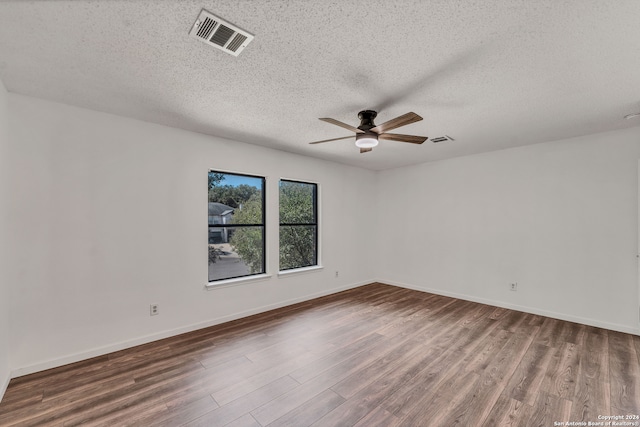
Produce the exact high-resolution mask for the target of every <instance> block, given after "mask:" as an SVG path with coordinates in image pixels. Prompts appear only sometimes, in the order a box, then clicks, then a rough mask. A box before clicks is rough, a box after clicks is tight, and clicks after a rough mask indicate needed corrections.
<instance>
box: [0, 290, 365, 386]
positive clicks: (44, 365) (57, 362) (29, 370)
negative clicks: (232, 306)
mask: <svg viewBox="0 0 640 427" xmlns="http://www.w3.org/2000/svg"><path fill="white" fill-rule="evenodd" d="M369 283H373V280H369V281H365V282H360V283H352V284H349V285H344V286H340V287H337V288H332V289H328V290H325V291H322V292H317V293H314V294H309V295H305V296H302V297H298V298H292V299H290V300H286V301H281V302H278V303H275V304H269V305H265V306H262V307H256V308H252V309H250V310H245V311H242V312H239V313H234V314H230V315H227V316H222V317H218V318H215V319H212V320H208V321H206V322H201V323H196V324H192V325H187V326H183V327H180V328H175V329H170V330H167V331H163V332H158V333H155V334H151V335H146V336H143V337H138V338H135V339H132V340H127V341H122V342H119V343H113V344H110V345H106V346H103V347H98V348H94V349H91V350H87V351H83V352H80V353H74V354H70V355H67V356H64V357H60V358H56V359H52V360H48V361H46V362H41V363H36V364H33V365H30V366H25V367H22V368H18V369H14V370H12V371H11V378H16V377H21V376H23V375H29V374H33V373H35V372H40V371H44V370H46V369H51V368H57V367H59V366H63V365H67V364H69V363H75V362H80V361H82V360H87V359H90V358H92V357H97V356H103V355H105V354H108V353H113V352H114V351H120V350H124V349H127V348H131V347H135V346H137V345H142V344H147V343H150V342H152V341H157V340H161V339H164V338H169V337H172V336H175V335H180V334H184V333H187V332H192V331H196V330H198V329H203V328H208V327H210V326H215V325H219V324H221V323H226V322H230V321H232V320H236V319H241V318H243V317H247V316H252V315H254V314H259V313H264V312H266V311H270V310H274V309H277V308H282V307H286V306H289V305H293V304H297V303H299V302H304V301H309V300H312V299H314V298H319V297H323V296H326V295H331V294H335V293H338V292H342V291H346V290H348V289H353V288H357V287H359V286H363V285H366V284H369ZM8 383H9V379H7V384H8Z"/></svg>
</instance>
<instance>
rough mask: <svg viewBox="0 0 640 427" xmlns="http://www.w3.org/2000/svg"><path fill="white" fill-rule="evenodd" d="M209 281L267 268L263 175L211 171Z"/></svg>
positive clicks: (256, 272) (251, 273) (257, 271)
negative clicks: (265, 260)
mask: <svg viewBox="0 0 640 427" xmlns="http://www.w3.org/2000/svg"><path fill="white" fill-rule="evenodd" d="M208 216H209V221H208V222H209V235H208V239H209V281H210V282H211V281H215V280H223V279H232V278H236V277H243V276H250V275H253V274H261V273H264V272H265V262H264V259H265V255H264V178H262V177H255V176H248V175H240V174H231V173H226V172H216V171H209V212H208Z"/></svg>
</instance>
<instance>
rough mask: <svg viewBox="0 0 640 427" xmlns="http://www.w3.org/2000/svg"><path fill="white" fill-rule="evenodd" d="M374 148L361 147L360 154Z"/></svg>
mask: <svg viewBox="0 0 640 427" xmlns="http://www.w3.org/2000/svg"><path fill="white" fill-rule="evenodd" d="M372 150H373V148H361V149H360V154H362V153H368V152H369V151H372Z"/></svg>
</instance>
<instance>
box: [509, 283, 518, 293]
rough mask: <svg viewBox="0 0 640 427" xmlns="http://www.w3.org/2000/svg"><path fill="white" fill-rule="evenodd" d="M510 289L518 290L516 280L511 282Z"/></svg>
mask: <svg viewBox="0 0 640 427" xmlns="http://www.w3.org/2000/svg"><path fill="white" fill-rule="evenodd" d="M510 289H511V290H512V291H514V292H516V291H517V290H518V282H513V283H511V288H510Z"/></svg>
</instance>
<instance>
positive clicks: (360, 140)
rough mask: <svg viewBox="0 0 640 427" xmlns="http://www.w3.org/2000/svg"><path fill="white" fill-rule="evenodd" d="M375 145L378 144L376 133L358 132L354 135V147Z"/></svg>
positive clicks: (371, 146)
mask: <svg viewBox="0 0 640 427" xmlns="http://www.w3.org/2000/svg"><path fill="white" fill-rule="evenodd" d="M376 145H378V135H376V134H375V133H373V132H369V133H359V134H357V135H356V147H359V148H373V147H375V146H376Z"/></svg>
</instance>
